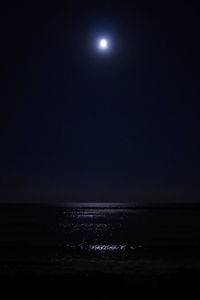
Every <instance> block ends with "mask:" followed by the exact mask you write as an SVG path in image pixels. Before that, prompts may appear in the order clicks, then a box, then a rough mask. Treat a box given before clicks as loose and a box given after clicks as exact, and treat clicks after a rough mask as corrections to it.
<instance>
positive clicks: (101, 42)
mask: <svg viewBox="0 0 200 300" xmlns="http://www.w3.org/2000/svg"><path fill="white" fill-rule="evenodd" d="M99 48H100V49H101V50H106V49H108V41H107V40H106V39H100V40H99Z"/></svg>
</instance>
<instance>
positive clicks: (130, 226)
mask: <svg viewBox="0 0 200 300" xmlns="http://www.w3.org/2000/svg"><path fill="white" fill-rule="evenodd" d="M184 268H185V269H199V268H200V208H199V207H198V206H187V205H186V206H184V205H182V206H181V205H173V206H169V205H168V206H166V205H163V206H161V205H160V206H158V205H157V206H156V205H153V206H148V207H147V206H146V207H145V206H136V205H133V204H130V203H58V204H0V274H1V275H2V274H18V273H23V274H26V273H34V274H39V275H40V276H48V275H55V274H56V275H57V274H80V273H81V274H88V273H89V272H94V271H95V272H104V273H109V274H111V273H112V274H148V273H149V274H161V273H164V272H169V270H170V272H172V271H174V270H180V269H184Z"/></svg>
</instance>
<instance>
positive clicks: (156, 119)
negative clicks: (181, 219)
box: [0, 0, 200, 202]
mask: <svg viewBox="0 0 200 300" xmlns="http://www.w3.org/2000/svg"><path fill="white" fill-rule="evenodd" d="M116 2H117V1H108V0H107V1H105V2H104V1H100V2H97V1H94V0H93V1H62V2H60V1H48V2H42V1H40V2H37V1H24V2H23V1H5V3H1V9H0V11H1V16H0V17H1V18H0V19H1V50H0V51H1V70H2V71H1V74H2V80H1V83H2V84H1V95H0V96H1V109H0V130H1V144H0V157H1V158H0V179H1V181H0V196H1V201H48V200H50V201H65V200H66V201H74V200H78V201H80V200H81V201H88V200H90V201H127V200H131V201H138V199H139V201H140V200H141V201H154V202H155V201H161V202H162V201H175V202H176V201H190V202H193V201H199V200H200V197H199V195H200V187H199V179H200V174H199V171H200V160H199V153H200V152H199V150H200V141H199V129H200V126H199V108H200V106H199V99H200V97H199V96H200V93H199V79H200V76H199V73H200V72H199V67H200V59H199V55H200V47H199V46H200V40H199V36H200V30H199V29H200V24H199V22H200V21H199V12H200V11H199V7H198V6H197V4H195V3H193V2H192V1H187V4H184V3H183V1H180V2H179V1H172V2H168V1H149V0H148V1H147V0H146V1H144V0H143V1H142V0H140V1H139V0H137V1H130V3H131V4H130V3H128V2H126V1H120V2H121V4H117V3H116ZM101 36H107V37H108V38H109V39H110V41H111V44H112V49H111V50H110V51H108V53H107V54H106V55H104V54H103V53H101V52H100V51H98V50H97V49H96V45H95V43H96V40H97V39H98V38H99V37H101Z"/></svg>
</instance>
